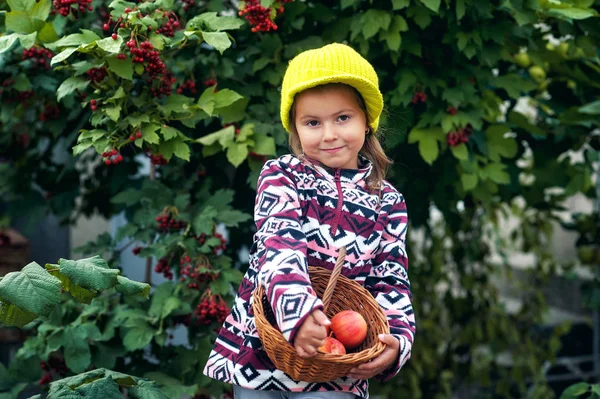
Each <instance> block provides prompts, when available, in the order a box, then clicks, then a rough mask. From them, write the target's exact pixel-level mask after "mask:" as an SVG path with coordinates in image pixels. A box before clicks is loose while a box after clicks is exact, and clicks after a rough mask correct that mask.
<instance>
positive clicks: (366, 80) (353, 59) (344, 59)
mask: <svg viewBox="0 0 600 399" xmlns="http://www.w3.org/2000/svg"><path fill="white" fill-rule="evenodd" d="M327 83H345V84H347V85H350V86H352V87H354V88H355V89H356V90H358V91H359V93H360V94H361V95H362V97H363V99H364V100H365V105H366V106H367V120H368V123H369V127H371V130H372V131H373V132H375V131H376V130H377V126H379V116H380V115H381V111H382V109H383V96H382V95H381V92H380V91H379V79H378V78H377V73H376V72H375V69H373V66H372V65H371V64H370V63H369V62H368V61H367V60H366V59H364V58H363V57H362V56H361V55H360V54H358V53H357V52H356V51H355V50H354V49H352V48H351V47H348V46H346V45H345V44H340V43H333V44H328V45H326V46H323V47H321V48H317V49H313V50H307V51H304V52H302V53H300V54H298V55H297V56H296V57H294V58H293V59H292V60H291V61H290V63H289V65H288V68H287V70H286V72H285V76H284V77H283V84H282V87H281V109H280V114H281V122H282V123H283V127H284V128H285V130H287V131H288V132H290V131H291V130H290V118H289V115H290V108H291V107H292V104H293V103H294V96H295V95H296V94H298V93H300V92H302V91H304V90H306V89H309V88H311V87H315V86H320V85H324V84H327Z"/></svg>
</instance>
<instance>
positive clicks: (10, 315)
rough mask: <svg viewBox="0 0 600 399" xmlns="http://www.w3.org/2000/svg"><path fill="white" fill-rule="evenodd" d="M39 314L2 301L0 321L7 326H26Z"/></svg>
mask: <svg viewBox="0 0 600 399" xmlns="http://www.w3.org/2000/svg"><path fill="white" fill-rule="evenodd" d="M37 316H38V315H37V314H35V313H31V312H28V311H26V310H23V309H19V308H18V307H16V306H15V305H13V304H10V303H4V302H1V301H0V323H2V324H4V325H5V326H15V327H19V328H21V327H24V326H25V325H27V324H28V323H30V322H31V321H33V320H35V319H36V318H37Z"/></svg>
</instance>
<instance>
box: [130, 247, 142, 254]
mask: <svg viewBox="0 0 600 399" xmlns="http://www.w3.org/2000/svg"><path fill="white" fill-rule="evenodd" d="M131 252H132V253H133V254H134V255H136V256H137V255H139V254H140V252H142V247H135V248H133V249H132V250H131Z"/></svg>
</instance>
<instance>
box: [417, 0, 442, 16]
mask: <svg viewBox="0 0 600 399" xmlns="http://www.w3.org/2000/svg"><path fill="white" fill-rule="evenodd" d="M419 1H420V2H421V3H423V4H425V7H427V8H429V9H430V10H431V11H433V12H435V13H437V12H438V11H439V9H440V3H441V0H419Z"/></svg>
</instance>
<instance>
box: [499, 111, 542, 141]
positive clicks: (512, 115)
mask: <svg viewBox="0 0 600 399" xmlns="http://www.w3.org/2000/svg"><path fill="white" fill-rule="evenodd" d="M508 122H509V123H511V124H513V125H515V126H517V127H520V128H521V129H523V130H525V131H527V132H529V133H533V134H537V135H539V136H546V132H545V131H544V130H543V129H542V128H540V127H539V126H536V125H534V124H531V123H529V121H528V120H527V118H526V117H525V115H523V114H521V113H520V112H517V111H511V112H509V113H508Z"/></svg>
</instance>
